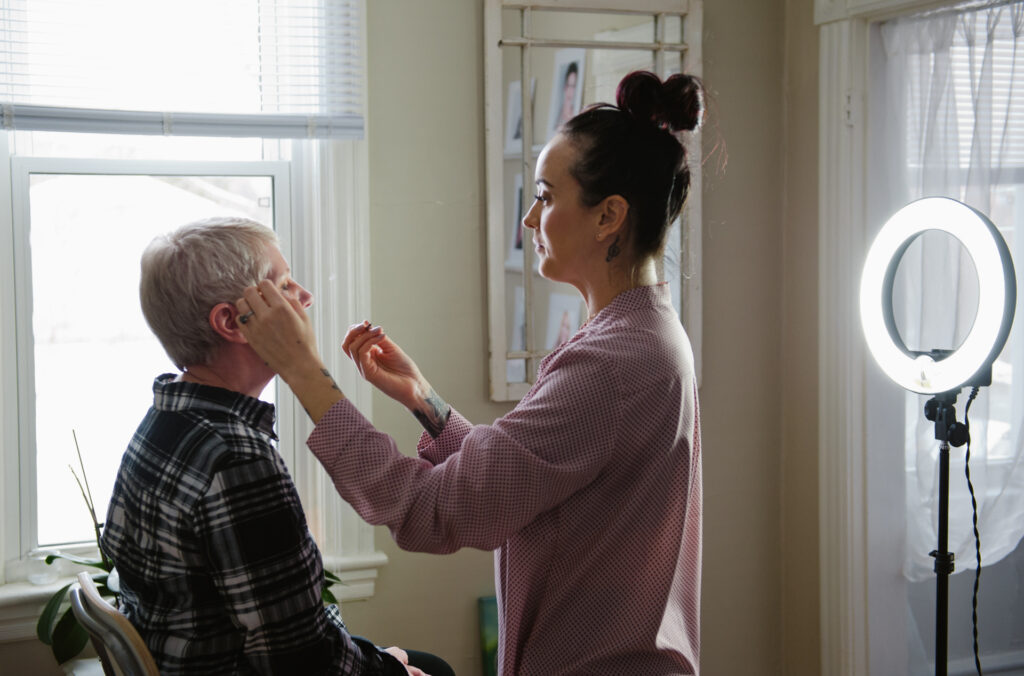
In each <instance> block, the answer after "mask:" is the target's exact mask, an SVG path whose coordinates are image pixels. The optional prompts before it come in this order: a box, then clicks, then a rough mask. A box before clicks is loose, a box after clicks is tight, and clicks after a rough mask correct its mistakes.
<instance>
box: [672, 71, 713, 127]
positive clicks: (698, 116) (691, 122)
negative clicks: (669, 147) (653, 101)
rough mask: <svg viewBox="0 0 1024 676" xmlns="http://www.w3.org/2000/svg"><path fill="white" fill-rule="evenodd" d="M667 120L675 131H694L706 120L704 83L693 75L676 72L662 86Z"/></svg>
mask: <svg viewBox="0 0 1024 676" xmlns="http://www.w3.org/2000/svg"><path fill="white" fill-rule="evenodd" d="M662 95H663V97H664V101H665V111H666V113H667V115H666V117H667V118H668V119H667V120H666V121H667V122H668V125H669V127H671V128H672V130H673V131H693V130H694V129H697V128H698V127H700V125H701V123H702V122H703V121H704V85H703V83H702V82H701V81H700V78H697V77H695V76H693V75H682V74H676V75H672V76H670V77H669V78H668V79H667V80H665V84H664V85H663V86H662Z"/></svg>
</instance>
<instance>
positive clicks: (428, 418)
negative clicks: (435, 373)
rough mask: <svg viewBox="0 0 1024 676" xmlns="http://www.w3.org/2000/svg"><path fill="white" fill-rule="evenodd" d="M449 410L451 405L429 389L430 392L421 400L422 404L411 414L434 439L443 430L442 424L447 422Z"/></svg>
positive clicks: (450, 410)
mask: <svg viewBox="0 0 1024 676" xmlns="http://www.w3.org/2000/svg"><path fill="white" fill-rule="evenodd" d="M451 412H452V407H451V406H449V405H448V403H447V402H446V401H445V400H444V399H442V398H441V397H439V396H437V392H435V391H434V390H430V394H428V395H427V396H426V398H425V399H424V400H423V404H422V406H420V407H419V408H417V409H416V410H415V411H413V412H412V414H413V415H414V416H416V419H417V420H419V421H420V424H421V425H423V429H425V430H426V431H427V434H429V435H430V436H431V437H433V438H435V439H436V438H437V435H439V434H440V433H441V432H442V431H444V426H445V424H446V423H447V422H448V416H449V415H450V414H451Z"/></svg>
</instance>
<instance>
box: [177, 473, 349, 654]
mask: <svg viewBox="0 0 1024 676" xmlns="http://www.w3.org/2000/svg"><path fill="white" fill-rule="evenodd" d="M194 526H195V529H196V532H197V535H198V536H199V538H200V541H201V542H202V543H203V545H204V547H205V550H206V551H205V554H206V556H207V557H208V559H209V569H210V572H211V575H212V577H213V581H214V585H215V586H216V588H217V591H218V593H219V594H220V596H221V597H222V601H223V603H224V607H225V608H226V609H227V612H228V613H229V615H230V616H231V621H232V622H233V623H234V624H235V625H236V626H238V627H239V628H241V629H243V630H244V632H245V644H244V654H245V658H246V660H247V661H248V663H249V665H250V667H251V668H252V669H253V670H254V671H255V672H256V673H259V674H328V673H329V674H362V673H363V672H364V657H363V655H362V653H361V651H360V649H359V647H357V646H356V645H355V643H353V641H352V638H351V636H349V634H348V633H347V632H345V631H341V630H339V628H338V627H337V626H336V625H335V624H334V623H333V622H331V621H330V619H329V618H328V615H327V613H326V612H325V609H324V606H323V603H322V601H321V598H320V590H321V587H322V585H323V579H324V575H323V566H322V563H321V560H320V554H319V551H318V550H317V548H316V545H315V544H314V542H313V539H312V537H311V536H310V534H309V530H308V528H307V526H306V520H305V517H304V515H303V513H302V508H301V505H300V503H299V498H298V495H297V493H296V491H295V486H294V484H293V483H292V481H291V478H290V477H289V476H288V474H287V473H286V471H285V470H284V468H283V466H280V465H279V464H278V463H277V462H275V460H272V459H269V458H266V457H255V456H249V457H243V458H233V459H232V460H231V461H230V462H228V463H226V466H222V467H220V468H219V469H218V470H217V471H216V473H215V474H214V475H213V480H212V482H211V483H210V485H209V489H208V490H207V491H206V493H205V494H204V495H203V496H202V497H201V499H200V500H199V501H198V503H197V508H196V512H195V524H194Z"/></svg>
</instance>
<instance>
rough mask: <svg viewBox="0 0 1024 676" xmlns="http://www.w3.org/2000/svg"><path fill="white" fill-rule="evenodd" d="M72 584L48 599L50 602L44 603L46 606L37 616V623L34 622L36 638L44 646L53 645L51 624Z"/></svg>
mask: <svg viewBox="0 0 1024 676" xmlns="http://www.w3.org/2000/svg"><path fill="white" fill-rule="evenodd" d="M72 584H74V583H68V584H66V585H64V586H63V587H61V588H60V590H59V591H57V593H55V594H54V595H53V596H51V597H50V600H49V601H47V602H46V606H45V607H44V608H43V612H42V614H41V615H40V616H39V621H38V622H36V636H38V637H39V640H40V641H42V642H43V643H45V644H46V645H50V644H51V643H53V623H54V620H56V619H57V611H59V610H60V606H61V604H62V603H64V599H65V598H67V595H68V590H69V589H71V585H72Z"/></svg>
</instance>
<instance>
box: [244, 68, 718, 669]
mask: <svg viewBox="0 0 1024 676" xmlns="http://www.w3.org/2000/svg"><path fill="white" fill-rule="evenodd" d="M617 104H618V105H617V106H610V105H601V106H596V107H591V108H589V109H587V110H585V111H583V112H582V113H580V114H579V115H577V116H575V117H573V118H572V119H571V120H569V121H568V122H567V123H565V125H564V126H563V127H562V128H561V129H560V131H559V133H558V134H557V135H556V136H555V137H554V138H553V139H552V141H551V142H550V143H548V144H547V146H546V147H545V148H544V150H543V151H542V152H541V154H540V157H539V159H538V162H537V172H536V183H537V196H536V200H535V201H534V203H533V205H532V206H531V208H530V210H529V213H527V215H526V217H525V218H524V219H523V225H524V227H526V228H528V229H529V230H530V231H531V232H532V234H533V242H534V245H535V247H536V250H537V255H538V256H539V260H540V272H541V274H542V275H543V276H545V277H547V278H548V279H551V280H557V281H561V282H568V283H570V284H572V285H573V286H575V287H576V288H577V289H578V290H579V291H580V293H582V294H583V297H584V299H585V301H586V304H587V308H588V310H589V313H590V318H589V319H588V320H587V322H586V323H585V324H584V325H583V327H582V328H581V329H580V330H579V331H578V332H577V333H576V334H575V335H573V336H572V337H571V338H570V339H569V340H568V341H567V342H565V343H563V344H562V345H560V346H559V347H557V348H556V349H555V350H554V351H553V352H552V353H551V354H550V355H548V356H547V357H546V358H545V359H544V360H543V361H542V362H541V364H540V369H539V372H538V374H537V380H536V384H535V385H534V386H533V388H532V389H531V390H530V392H529V393H528V394H527V395H526V396H525V397H524V398H523V400H522V401H521V402H519V404H518V405H517V406H516V407H515V408H514V409H513V410H512V411H511V412H509V413H508V414H507V415H505V416H504V417H502V418H501V419H499V420H496V421H494V422H493V423H491V424H489V425H473V424H471V423H470V422H469V421H468V420H466V419H465V418H463V417H462V416H461V415H459V413H458V412H457V411H455V410H453V409H452V408H451V407H450V406H449V405H448V404H447V403H446V402H444V401H443V400H442V399H441V398H440V397H438V395H437V394H436V393H435V392H434V390H433V389H432V388H431V386H430V384H429V383H428V382H427V381H426V380H425V379H424V377H423V376H422V375H421V374H420V371H419V369H418V368H417V367H416V365H415V364H414V363H413V362H412V360H411V359H409V357H407V356H406V355H405V353H404V352H402V350H401V349H400V348H399V347H398V346H397V345H396V344H395V343H393V342H392V341H391V340H390V339H389V338H388V337H387V336H386V335H385V334H384V333H383V331H382V330H381V329H380V327H376V328H372V327H371V325H370V324H369V322H364V323H363V324H358V325H355V326H353V327H352V328H351V329H349V332H348V335H347V336H346V338H345V341H344V344H343V349H344V350H345V352H346V353H347V354H348V355H349V357H351V358H352V360H353V361H354V362H355V364H356V366H357V367H358V368H359V370H360V372H361V373H362V375H363V377H365V378H366V379H367V380H368V381H369V382H370V383H372V384H373V385H374V386H376V387H377V388H379V389H380V390H381V391H383V392H384V393H386V394H387V395H389V396H390V397H392V398H393V399H395V400H396V401H398V402H399V403H401V404H403V405H404V406H406V408H408V409H409V410H410V411H411V412H412V413H413V414H414V415H416V417H417V418H419V420H420V421H421V422H422V423H423V426H424V427H425V429H426V431H425V432H424V435H423V437H422V439H421V441H420V443H419V446H418V449H417V450H418V456H419V457H415V458H414V457H407V456H405V455H403V454H402V453H401V452H400V451H399V450H398V449H397V448H396V445H395V442H394V441H393V440H392V439H391V438H390V437H389V436H387V435H386V434H384V433H382V432H379V431H377V430H376V429H374V427H373V426H372V425H371V424H370V423H369V422H368V421H367V420H366V419H365V418H364V417H363V416H362V415H361V414H360V413H359V412H358V411H357V410H356V408H355V407H354V406H352V405H351V404H350V403H349V402H348V401H347V400H346V399H345V397H344V395H343V394H342V392H341V391H340V390H339V389H338V387H337V385H335V383H334V380H333V379H332V378H331V376H330V374H329V373H328V372H327V371H326V369H325V368H324V367H323V362H322V361H321V359H320V357H319V354H318V352H317V349H316V345H315V339H314V335H313V331H312V328H311V325H310V322H309V319H308V318H307V316H306V315H305V313H304V311H303V309H302V307H301V306H300V305H299V304H297V303H293V302H290V300H288V299H286V298H285V297H284V296H282V294H281V293H280V292H279V291H278V290H277V289H276V288H275V287H274V286H273V285H271V284H265V283H261V284H260V286H259V287H258V289H257V287H250V288H249V289H246V291H245V298H244V299H243V300H239V302H238V309H239V310H240V311H241V312H243V313H246V314H245V315H244V317H243V319H244V320H245V323H244V325H243V327H242V332H243V334H244V335H245V337H246V338H247V339H248V340H249V341H250V342H251V344H252V346H253V347H254V348H255V349H256V351H257V352H258V353H260V355H262V356H263V358H264V359H266V360H267V362H268V363H269V364H270V367H271V368H272V369H274V370H275V371H277V372H278V373H279V374H280V375H281V377H282V378H283V379H284V380H285V382H286V383H287V384H288V385H289V387H291V389H292V391H294V392H295V394H296V395H297V396H298V398H299V400H300V401H301V402H302V404H303V405H304V406H305V408H306V411H307V412H308V413H309V414H310V416H311V417H312V419H313V421H314V422H316V428H315V430H314V432H313V434H312V435H311V436H310V438H309V440H308V442H307V443H308V445H309V447H310V449H312V451H313V453H314V454H315V455H316V457H317V458H318V459H319V460H320V462H321V463H322V464H323V466H324V467H325V468H326V469H327V471H328V473H329V474H330V475H331V477H332V478H333V480H334V483H335V486H336V487H337V490H338V492H339V493H340V494H341V496H342V497H343V498H344V499H345V500H347V501H348V502H349V503H351V504H352V506H353V507H354V508H355V509H356V511H358V512H359V514H360V515H361V516H362V517H363V518H364V519H366V521H368V522H369V523H371V524H384V525H387V526H388V527H389V528H390V529H391V533H392V534H393V536H394V538H395V540H396V542H397V543H398V544H399V546H401V547H402V548H404V549H408V550H413V551H420V552H433V553H437V554H445V553H449V552H454V551H456V550H458V549H459V548H461V547H475V548H478V549H486V550H494V552H495V581H496V586H497V594H498V603H499V618H500V635H501V644H500V646H499V664H500V669H501V673H503V674H506V675H510V674H526V675H540V676H556V675H560V674H578V675H584V674H586V675H588V676H593V675H595V674H607V675H608V676H623V675H625V674H642V675H644V676H658V675H667V674H697V673H698V665H699V646H700V632H699V626H698V621H699V617H700V579H701V569H700V565H701V456H700V427H699V422H698V409H697V386H696V381H695V378H694V369H693V355H692V352H691V349H690V344H689V341H688V339H687V337H686V334H685V333H684V331H683V328H682V326H681V325H680V323H679V317H678V315H677V314H676V312H675V311H674V310H673V307H672V303H671V296H670V291H669V288H668V286H667V285H665V284H663V283H662V284H659V283H658V280H657V273H656V266H655V260H656V259H657V258H658V256H659V255H660V254H661V252H662V250H663V247H664V244H665V236H666V232H667V230H668V228H669V225H670V223H671V222H672V221H673V220H674V219H675V218H676V216H677V215H678V214H679V212H680V210H681V208H682V206H683V202H684V200H685V198H686V194H687V189H688V187H689V182H690V181H689V179H690V174H689V170H688V168H687V163H686V156H685V151H684V147H683V145H682V144H681V143H680V141H679V136H680V135H681V134H682V133H685V132H688V131H692V130H694V129H695V128H696V127H697V126H698V124H699V123H700V121H701V118H702V115H703V92H702V88H701V83H700V81H699V80H698V79H696V78H694V77H690V76H686V75H676V76H672V77H670V78H669V79H668V80H666V81H665V82H664V83H663V82H661V81H660V80H659V79H658V78H657V77H656V76H654V75H652V74H650V73H645V72H638V73H632V74H630V75H628V76H627V77H626V78H625V79H624V80H623V81H622V82H621V83H620V84H619V90H618V94H617Z"/></svg>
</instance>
